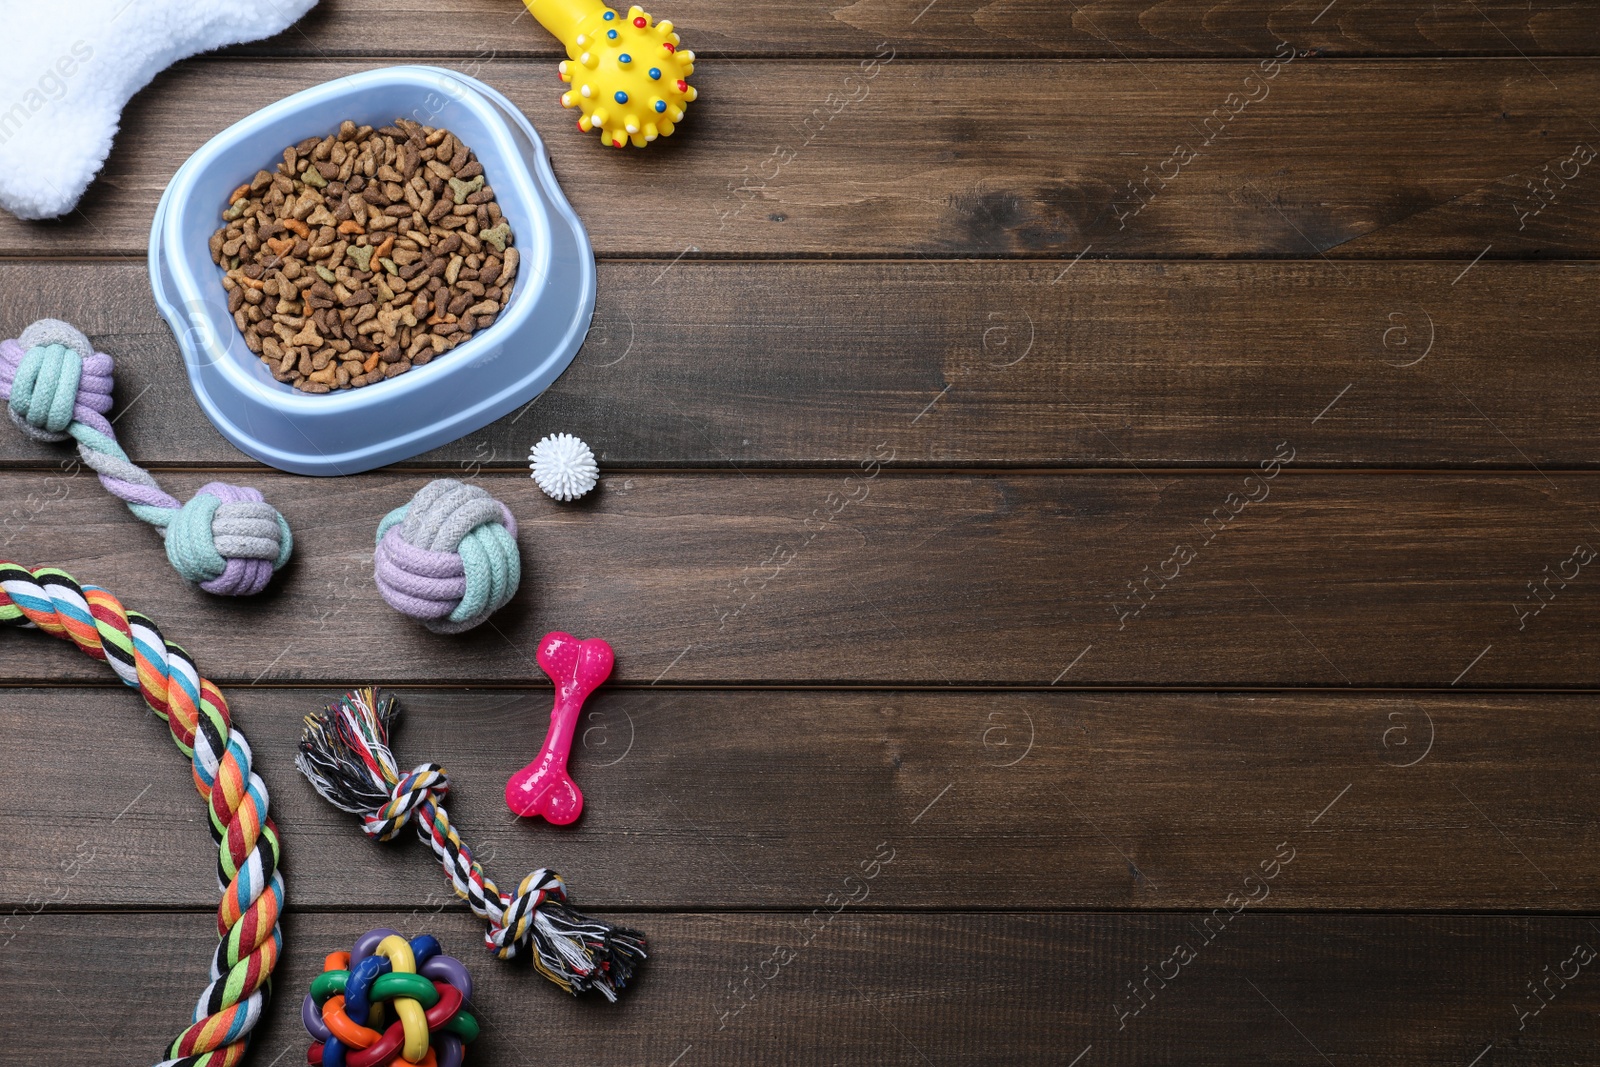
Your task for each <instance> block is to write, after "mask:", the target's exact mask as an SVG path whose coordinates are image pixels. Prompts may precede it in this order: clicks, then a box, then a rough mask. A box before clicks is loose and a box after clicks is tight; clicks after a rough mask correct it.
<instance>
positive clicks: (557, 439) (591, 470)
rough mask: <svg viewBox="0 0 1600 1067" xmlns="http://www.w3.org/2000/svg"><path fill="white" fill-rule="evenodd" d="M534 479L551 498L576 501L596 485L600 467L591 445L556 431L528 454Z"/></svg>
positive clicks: (568, 434)
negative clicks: (590, 449) (595, 459)
mask: <svg viewBox="0 0 1600 1067" xmlns="http://www.w3.org/2000/svg"><path fill="white" fill-rule="evenodd" d="M528 460H529V463H528V466H530V467H532V468H533V480H534V481H536V482H538V483H539V488H540V489H543V490H544V495H545V496H547V497H549V498H550V499H551V500H576V499H578V498H579V497H580V496H582V495H583V494H585V493H587V492H588V491H589V490H591V489H593V488H594V487H595V483H596V482H598V481H599V480H600V467H599V465H598V464H597V463H595V461H594V453H593V452H591V451H589V446H588V445H586V444H584V443H583V442H582V441H580V440H579V439H578V438H576V437H574V436H572V435H571V434H570V433H553V434H551V435H550V436H549V437H546V438H545V439H544V440H543V441H540V442H539V443H538V444H536V445H534V446H533V451H532V452H529V453H528Z"/></svg>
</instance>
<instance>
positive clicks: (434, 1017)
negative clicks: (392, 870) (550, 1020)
mask: <svg viewBox="0 0 1600 1067" xmlns="http://www.w3.org/2000/svg"><path fill="white" fill-rule="evenodd" d="M471 999H472V977H471V975H469V974H467V969H466V967H464V966H462V964H461V961H460V960H458V959H456V958H455V957H454V956H446V955H444V951H443V949H441V948H440V947H439V941H438V939H437V938H435V937H434V936H433V935H432V934H423V935H422V936H420V937H413V938H412V939H411V940H410V941H407V940H406V939H405V938H403V937H401V936H400V935H399V934H397V933H395V932H394V931H393V930H390V929H387V928H379V929H377V930H368V931H367V932H366V933H364V934H362V935H361V937H359V938H358V939H357V940H356V943H355V948H354V949H353V950H352V951H350V952H331V953H329V954H328V956H327V958H326V959H324V960H323V964H322V973H321V974H319V975H317V977H316V978H315V979H313V980H312V982H311V992H309V993H307V994H306V999H305V1001H304V1002H303V1003H302V1004H301V1006H300V1021H301V1022H302V1023H304V1024H305V1028H306V1031H307V1032H308V1033H310V1034H311V1038H312V1040H313V1041H314V1042H315V1044H313V1045H312V1046H311V1048H310V1049H309V1050H307V1052H306V1061H307V1062H308V1063H313V1064H318V1063H320V1064H322V1065H323V1067H387V1065H389V1064H395V1063H411V1064H417V1065H419V1067H461V1063H462V1061H463V1060H464V1059H465V1058H466V1052H465V1049H464V1048H463V1046H464V1045H466V1044H467V1043H469V1042H471V1041H472V1040H473V1039H474V1038H476V1037H477V1036H478V1020H477V1018H476V1017H475V1016H474V1015H473V1014H472V1012H471V1011H470V1010H469V1009H468V1008H467V1006H466V1005H467V1002H468V1001H470V1000H471ZM389 1013H392V1014H393V1016H394V1022H392V1023H389V1024H388V1025H387V1026H386V1025H385V1022H384V1021H385V1019H387V1018H388V1017H389Z"/></svg>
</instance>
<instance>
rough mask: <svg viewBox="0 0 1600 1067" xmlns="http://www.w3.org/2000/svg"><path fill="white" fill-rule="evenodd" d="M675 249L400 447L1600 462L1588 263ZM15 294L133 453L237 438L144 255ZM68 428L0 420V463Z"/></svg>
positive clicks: (34, 282) (611, 283)
mask: <svg viewBox="0 0 1600 1067" xmlns="http://www.w3.org/2000/svg"><path fill="white" fill-rule="evenodd" d="M665 266H666V265H665V264H661V263H629V262H618V261H606V262H602V263H601V265H600V296H599V306H598V308H597V311H596V314H595V322H594V326H593V328H592V329H591V330H590V334H589V338H588V340H587V342H586V344H585V347H584V349H583V351H582V352H581V353H580V354H579V356H578V358H577V360H576V361H575V362H574V364H573V365H572V367H571V368H570V369H568V370H567V371H566V373H565V374H563V375H562V377H561V378H560V379H559V380H558V381H557V382H556V384H555V385H554V386H552V387H551V389H550V390H549V391H548V392H546V393H545V394H544V395H543V396H541V397H539V398H538V399H537V400H536V401H535V402H534V403H533V404H532V405H531V406H529V407H527V408H524V409H522V410H519V411H517V412H515V413H513V414H511V415H508V416H506V417H505V418H502V419H501V420H499V421H498V422H496V423H494V424H493V425H491V426H489V427H486V428H485V429H483V430H481V431H479V432H476V433H472V434H469V435H467V436H466V437H464V438H462V439H461V440H459V441H455V442H453V443H451V444H449V445H446V446H444V447H442V448H438V449H435V450H433V451H432V452H429V453H427V454H425V455H422V456H419V457H417V458H416V459H415V460H412V461H409V463H408V464H407V465H409V466H416V467H429V468H450V469H454V470H456V471H460V472H465V473H471V472H472V471H474V470H478V469H482V468H516V469H521V468H522V467H523V466H524V465H525V463H526V460H527V453H528V448H529V446H530V445H531V444H532V443H533V442H534V441H535V440H537V439H538V438H539V437H541V436H543V435H544V434H546V433H549V432H552V431H557V430H559V431H564V432H569V433H575V434H577V435H578V436H580V437H582V438H584V439H585V440H587V441H588V442H589V443H590V444H591V445H592V446H593V447H594V448H595V450H596V452H597V453H598V455H599V457H600V461H601V464H602V466H603V467H605V468H607V469H611V470H615V469H616V468H619V467H648V468H663V467H701V468H704V467H710V468H728V467H730V466H732V467H738V468H748V467H778V466H782V467H788V466H813V467H815V466H823V465H830V464H832V465H843V466H854V465H855V464H856V463H857V462H859V460H860V459H861V457H862V456H864V455H867V454H868V453H869V452H870V451H871V450H872V448H873V446H875V445H877V444H878V443H880V442H884V441H887V442H889V443H890V444H891V446H892V447H893V448H894V449H895V452H896V458H895V463H896V465H899V466H913V467H915V466H923V467H940V468H948V467H964V466H980V465H981V466H985V467H996V466H1007V467H1079V466H1087V467H1116V466H1127V465H1129V464H1134V465H1137V466H1139V467H1140V468H1145V469H1148V468H1152V467H1182V466H1200V467H1219V466H1226V465H1244V466H1251V467H1253V466H1254V465H1255V464H1257V463H1258V462H1259V460H1260V459H1261V449H1262V447H1263V442H1264V441H1267V440H1269V439H1270V440H1273V441H1276V440H1282V439H1283V438H1285V437H1294V438H1295V439H1296V440H1301V439H1302V438H1303V435H1304V434H1306V433H1308V432H1309V433H1312V434H1314V439H1315V447H1314V448H1313V449H1310V450H1308V452H1307V454H1306V455H1305V457H1304V459H1302V460H1297V464H1298V465H1302V466H1311V467H1350V466H1357V465H1361V466H1372V465H1384V466H1410V467H1428V466H1449V467H1496V466H1498V467H1514V468H1520V469H1524V470H1525V469H1527V467H1528V465H1529V464H1530V463H1531V464H1536V465H1537V466H1538V467H1540V468H1541V469H1546V470H1550V469H1560V468H1572V467H1589V468H1592V467H1594V466H1595V465H1596V464H1600V437H1597V435H1596V434H1595V433H1594V417H1593V413H1594V411H1595V410H1596V409H1597V408H1600V365H1597V364H1596V362H1595V361H1594V360H1592V359H1590V358H1589V353H1590V351H1591V349H1592V347H1593V339H1594V337H1595V336H1596V334H1597V333H1600V306H1597V304H1596V302H1595V301H1594V300H1593V299H1592V296H1593V291H1594V288H1595V284H1596V279H1597V273H1596V267H1595V265H1594V264H1591V263H1567V264H1530V263H1480V264H1478V265H1477V266H1476V267H1474V268H1473V269H1472V270H1471V271H1470V272H1469V273H1468V275H1467V276H1466V277H1465V278H1463V279H1461V281H1460V282H1459V283H1458V284H1455V285H1451V284H1450V283H1451V280H1452V279H1454V278H1455V277H1457V276H1458V275H1459V274H1460V272H1461V268H1460V267H1459V266H1458V265H1456V264H1453V263H1371V262H1363V263H1350V264H1345V265H1342V266H1335V265H1333V264H1329V263H1323V262H1321V261H1317V262H1313V263H1303V262H1302V263H1292V264H1266V263H1240V262H1212V263H1203V264H1196V263H1182V264H1177V263H1174V264H1168V263H1145V262H1132V263H1119V262H1090V261H1087V260H1085V261H1082V262H1079V263H1077V264H1074V263H1073V262H1072V261H1071V260H1067V261H1057V262H1053V263H1047V264H1031V263H1008V262H983V263H914V262H906V263H774V262H760V263H750V262H744V263H722V262H704V261H702V262H683V263H679V264H677V265H675V266H673V267H672V268H671V271H672V276H673V278H674V284H675V287H676V288H677V291H678V294H679V295H678V296H677V297H676V298H675V299H673V300H671V301H668V302H666V303H665V304H663V303H662V301H661V300H660V299H659V289H658V287H655V286H653V285H652V281H653V280H654V279H655V278H657V277H658V276H659V275H660V274H661V272H662V270H663V268H664V267H665ZM797 294H804V295H803V299H797V298H796V296H797ZM0 309H3V310H0V333H3V334H4V336H8V337H14V336H16V335H17V334H18V333H19V332H20V331H21V330H22V328H23V327H24V326H25V325H26V324H27V323H28V322H30V321H32V320H33V319H36V318H42V317H47V316H59V315H63V314H65V315H68V316H69V317H71V318H72V319H73V320H74V321H75V322H76V323H77V324H78V325H80V326H81V327H83V328H84V329H85V330H87V331H88V332H89V334H90V335H91V336H92V337H93V339H94V340H95V341H96V343H97V344H98V345H99V346H100V348H101V349H102V350H103V351H106V352H110V353H112V354H113V355H114V357H115V359H116V361H117V407H116V409H115V411H114V414H115V413H121V414H119V415H118V422H117V430H118V433H119V434H120V435H121V439H122V442H123V444H124V445H125V447H127V449H128V450H129V452H130V453H131V454H132V455H133V457H134V458H135V459H136V460H137V461H138V462H140V463H143V464H146V465H152V466H191V467H192V466H234V465H239V464H242V463H245V462H247V460H246V457H244V456H243V455H241V454H240V453H239V452H238V451H236V450H235V449H234V448H233V446H231V445H229V444H228V443H227V442H226V441H224V440H223V438H222V436H221V435H220V434H218V433H217V432H216V431H215V430H214V429H213V428H212V426H211V424H210V423H209V422H207V421H206V419H205V417H204V416H203V415H202V414H201V412H200V408H199V405H198V404H197V403H196V402H195V400H194V397H193V395H192V394H191V393H190V391H189V387H188V382H187V379H186V378H185V376H184V375H183V374H181V373H180V372H179V371H178V370H177V368H178V367H179V366H180V364H181V356H180V355H179V353H178V350H177V345H176V342H175V341H174V340H173V338H172V334H171V331H170V330H169V329H168V328H167V326H166V324H165V323H164V322H163V321H162V320H161V319H160V318H159V316H158V315H157V314H156V311H155V305H154V302H153V300H152V299H151V296H150V292H149V286H148V283H147V279H146V276H145V272H144V270H143V268H142V267H139V266H135V265H132V264H122V263H65V262H60V263H37V264H24V263H18V262H10V263H4V264H0ZM1513 352H1514V353H1515V356H1514V358H1512V357H1510V356H1509V355H1508V354H1509V353H1513ZM1347 387H1348V388H1347ZM1336 398H1337V403H1336V404H1335V405H1334V406H1333V407H1332V408H1329V404H1330V402H1332V401H1335V399H1336ZM1324 409H1327V410H1326V412H1325V411H1324ZM1319 415H1320V416H1321V417H1320V418H1319V417H1318V416H1319ZM1313 419H1315V420H1316V421H1315V424H1314V425H1309V424H1310V423H1311V421H1312V420H1313ZM1308 426H1309V429H1308ZM65 454H66V453H64V452H63V450H62V448H61V446H51V445H41V444H36V443H34V442H31V441H29V440H28V439H27V438H25V437H23V435H22V434H20V433H16V432H14V431H12V430H10V429H9V428H4V427H0V464H4V465H13V466H29V465H31V466H54V465H55V464H57V463H59V461H60V460H61V459H62V457H63V456H64V455H65Z"/></svg>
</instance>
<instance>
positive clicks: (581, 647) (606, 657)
mask: <svg viewBox="0 0 1600 1067" xmlns="http://www.w3.org/2000/svg"><path fill="white" fill-rule="evenodd" d="M538 659H539V666H540V667H541V668H543V670H544V673H546V674H548V675H549V676H550V680H551V681H552V682H554V683H555V684H556V702H555V707H554V708H552V709H551V711H550V731H549V732H548V733H547V734H545V738H544V748H542V749H540V750H539V755H538V758H536V759H535V760H534V761H533V762H532V763H530V764H528V765H527V766H526V767H524V768H522V770H520V771H518V772H517V773H516V774H513V775H512V776H511V780H510V781H508V782H506V806H507V807H509V808H510V809H511V810H512V811H514V812H516V813H517V814H518V815H521V816H523V817H528V816H533V815H543V816H544V817H545V819H546V820H548V821H549V822H552V823H554V824H555V825H557V826H565V825H567V824H568V823H570V822H572V821H573V820H574V819H576V818H577V817H578V814H579V813H580V812H582V811H583V791H582V790H580V789H579V788H578V783H577V782H574V781H573V780H572V778H571V777H570V776H569V775H568V774H567V757H568V755H570V754H571V752H572V733H573V730H574V729H575V728H576V727H577V725H578V713H579V712H581V711H582V710H583V702H584V700H585V698H587V697H588V695H589V694H590V693H592V692H594V691H595V690H596V689H598V688H599V687H600V683H601V682H604V681H605V680H606V678H607V677H608V676H609V675H610V674H611V662H612V655H611V646H610V645H608V644H606V643H605V642H604V641H602V640H600V639H599V638H598V637H596V638H591V639H589V640H587V641H579V640H578V639H577V638H576V637H573V636H572V635H571V634H566V633H562V632H560V631H559V630H558V631H556V632H554V633H548V634H545V635H544V640H542V641H540V642H539V653H538Z"/></svg>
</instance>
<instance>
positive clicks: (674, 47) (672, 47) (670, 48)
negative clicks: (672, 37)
mask: <svg viewBox="0 0 1600 1067" xmlns="http://www.w3.org/2000/svg"><path fill="white" fill-rule="evenodd" d="M661 47H662V48H665V49H666V50H667V51H669V52H676V51H677V50H678V46H677V45H675V44H673V43H672V42H671V41H668V42H667V43H665V44H663V45H662V46H661Z"/></svg>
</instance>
